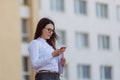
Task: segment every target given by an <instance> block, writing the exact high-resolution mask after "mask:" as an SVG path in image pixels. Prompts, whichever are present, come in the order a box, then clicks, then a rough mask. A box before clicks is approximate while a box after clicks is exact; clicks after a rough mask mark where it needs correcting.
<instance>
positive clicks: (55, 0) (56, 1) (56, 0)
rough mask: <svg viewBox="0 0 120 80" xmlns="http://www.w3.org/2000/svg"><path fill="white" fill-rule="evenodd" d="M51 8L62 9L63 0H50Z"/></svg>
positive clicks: (54, 9)
mask: <svg viewBox="0 0 120 80" xmlns="http://www.w3.org/2000/svg"><path fill="white" fill-rule="evenodd" d="M51 10H53V11H64V0H51Z"/></svg>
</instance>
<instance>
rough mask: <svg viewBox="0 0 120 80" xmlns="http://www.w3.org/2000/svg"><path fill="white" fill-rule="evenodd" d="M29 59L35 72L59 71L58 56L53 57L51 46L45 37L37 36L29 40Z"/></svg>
mask: <svg viewBox="0 0 120 80" xmlns="http://www.w3.org/2000/svg"><path fill="white" fill-rule="evenodd" d="M28 51H29V56H30V60H31V62H32V66H33V67H34V68H35V70H36V72H38V71H40V70H50V71H57V72H59V66H58V64H59V62H58V61H59V60H58V59H59V57H53V56H52V53H53V51H54V49H53V47H52V46H50V45H49V44H48V43H47V42H46V40H45V39H43V38H37V39H35V40H33V41H31V42H30V44H29V46H28Z"/></svg>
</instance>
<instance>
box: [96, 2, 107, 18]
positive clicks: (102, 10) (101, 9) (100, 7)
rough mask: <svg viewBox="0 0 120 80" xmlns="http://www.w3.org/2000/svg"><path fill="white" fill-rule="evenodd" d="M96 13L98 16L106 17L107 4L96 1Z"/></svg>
mask: <svg viewBox="0 0 120 80" xmlns="http://www.w3.org/2000/svg"><path fill="white" fill-rule="evenodd" d="M96 14H97V16H98V17H100V18H108V5H107V4H102V3H97V4H96Z"/></svg>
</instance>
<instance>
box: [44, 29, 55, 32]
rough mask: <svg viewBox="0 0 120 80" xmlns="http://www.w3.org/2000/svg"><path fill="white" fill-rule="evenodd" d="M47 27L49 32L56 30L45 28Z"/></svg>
mask: <svg viewBox="0 0 120 80" xmlns="http://www.w3.org/2000/svg"><path fill="white" fill-rule="evenodd" d="M45 29H46V30H48V31H49V32H54V30H53V29H51V28H45Z"/></svg>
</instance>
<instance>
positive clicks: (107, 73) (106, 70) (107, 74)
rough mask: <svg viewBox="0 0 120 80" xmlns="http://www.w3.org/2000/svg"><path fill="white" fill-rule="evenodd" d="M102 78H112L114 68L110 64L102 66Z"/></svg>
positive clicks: (104, 79) (105, 79)
mask: <svg viewBox="0 0 120 80" xmlns="http://www.w3.org/2000/svg"><path fill="white" fill-rule="evenodd" d="M100 72H101V76H100V77H101V80H112V68H111V67H110V66H101V68H100Z"/></svg>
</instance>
